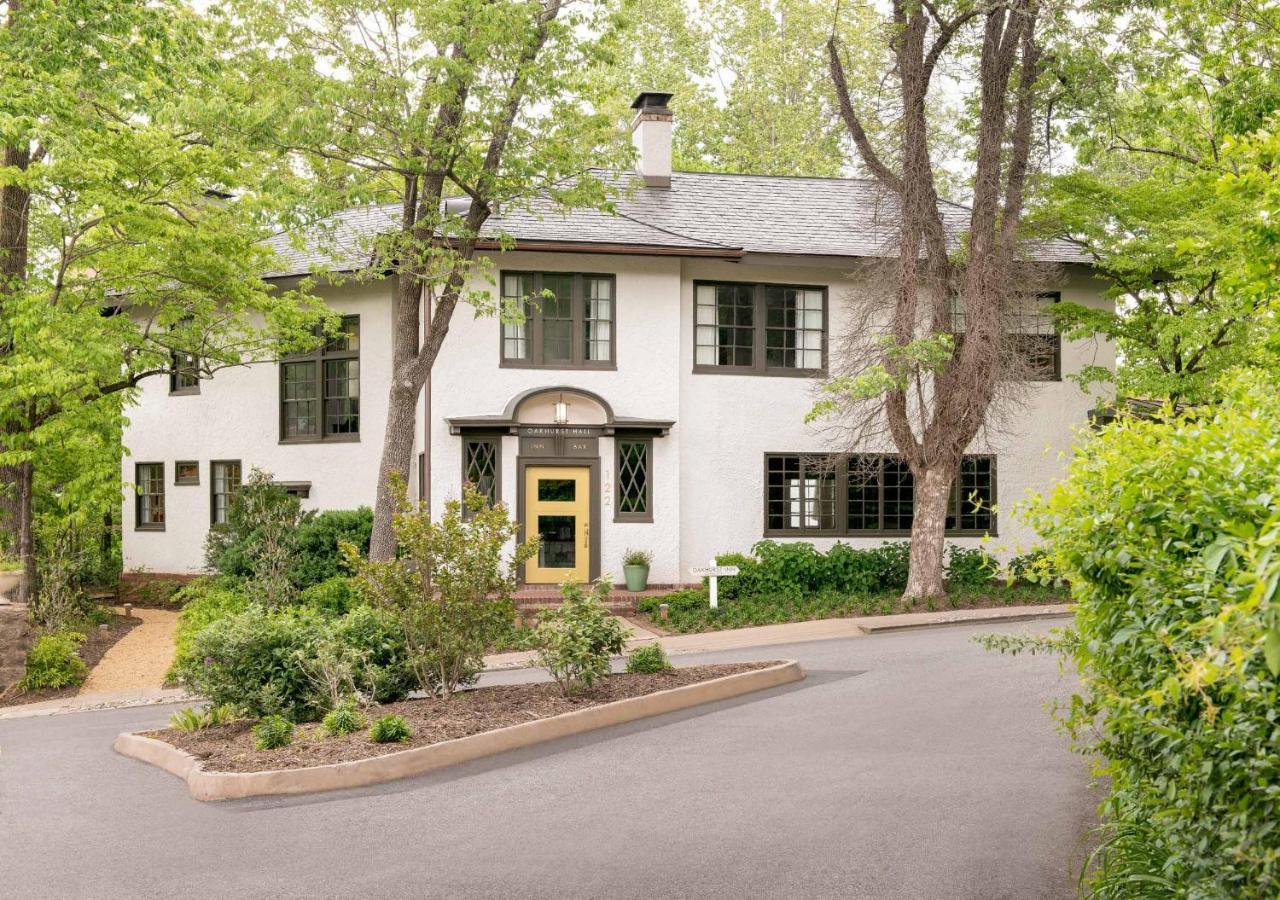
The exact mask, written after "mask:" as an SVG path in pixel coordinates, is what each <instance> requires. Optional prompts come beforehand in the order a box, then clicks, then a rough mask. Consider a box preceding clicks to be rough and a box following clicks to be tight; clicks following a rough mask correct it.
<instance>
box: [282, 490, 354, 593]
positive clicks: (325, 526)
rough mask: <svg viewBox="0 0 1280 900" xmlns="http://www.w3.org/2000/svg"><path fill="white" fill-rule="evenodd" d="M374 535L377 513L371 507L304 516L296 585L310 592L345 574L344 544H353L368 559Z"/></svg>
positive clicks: (295, 578) (299, 535)
mask: <svg viewBox="0 0 1280 900" xmlns="http://www.w3.org/2000/svg"><path fill="white" fill-rule="evenodd" d="M372 533H373V511H372V510H371V509H369V507H367V506H362V507H360V508H359V509H335V510H328V511H326V512H322V513H319V514H317V515H314V516H304V517H303V519H302V521H301V523H300V524H299V526H298V537H297V548H296V550H297V558H296V561H295V563H294V566H293V570H292V576H293V582H294V584H295V585H297V586H298V587H299V588H302V589H306V588H309V587H311V586H312V585H319V584H321V583H324V582H328V581H330V580H332V579H334V578H337V577H338V576H339V575H343V574H345V573H346V571H347V562H346V558H345V557H344V556H343V555H342V550H341V549H340V545H341V544H343V543H348V544H351V545H353V546H354V547H355V548H356V550H357V551H358V552H359V553H360V555H361V556H368V555H369V536H370V535H371V534H372Z"/></svg>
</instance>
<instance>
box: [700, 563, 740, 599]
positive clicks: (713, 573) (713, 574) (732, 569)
mask: <svg viewBox="0 0 1280 900" xmlns="http://www.w3.org/2000/svg"><path fill="white" fill-rule="evenodd" d="M689 572H690V574H692V575H695V576H697V577H698V578H710V579H711V608H712V609H719V608H720V593H719V591H720V584H719V580H720V578H721V577H722V576H724V575H737V574H738V567H737V566H717V565H716V561H715V560H714V559H713V560H711V565H709V566H694V567H693V568H692V569H690V570H689Z"/></svg>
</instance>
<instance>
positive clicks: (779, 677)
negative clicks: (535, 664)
mask: <svg viewBox="0 0 1280 900" xmlns="http://www.w3.org/2000/svg"><path fill="white" fill-rule="evenodd" d="M803 678H804V671H803V670H802V669H801V668H800V663H798V662H796V661H795V660H780V661H779V662H778V663H777V664H776V665H772V666H768V667H766V668H763V669H753V670H751V671H749V672H738V673H735V674H732V675H724V676H721V677H720V678H712V679H709V680H707V681H699V682H697V683H695V684H688V685H684V686H683V687H676V688H668V689H667V690H663V691H655V692H654V693H652V694H644V695H643V696H640V697H628V698H626V699H624V700H615V701H613V702H612V703H603V704H601V705H599V706H591V707H588V708H587V709H579V710H574V711H573V712H567V713H561V714H560V715H558V716H550V717H548V718H545V719H536V720H534V721H532V722H522V723H520V724H519V725H508V726H506V727H504V728H497V729H494V730H492V731H484V732H481V733H480V734H472V735H468V736H467V737H462V738H455V739H453V740H448V741H441V742H439V743H436V744H429V745H427V746H425V747H414V748H412V749H410V750H401V751H399V752H396V753H388V754H384V755H382V756H373V757H369V758H368V759H357V760H348V761H346V762H340V763H329V764H327V765H322V766H307V767H304V768H298V769H274V770H268V771H264V772H206V771H204V769H203V768H202V767H201V765H200V760H199V759H197V758H196V757H194V756H192V755H191V754H189V753H187V752H185V751H183V750H179V749H178V748H177V747H174V746H173V745H172V744H168V743H166V742H164V741H161V740H157V739H156V738H150V737H145V736H143V735H141V734H134V733H132V732H123V733H121V734H120V735H119V736H117V737H116V740H115V744H114V749H115V751H116V752H117V753H119V754H121V755H123V756H128V757H132V758H133V759H137V760H141V761H142V762H145V763H149V764H151V765H153V766H157V767H159V768H161V769H164V770H165V771H166V772H169V773H171V774H173V775H177V776H178V777H179V778H182V779H185V780H186V782H187V787H188V788H189V789H190V791H191V796H192V797H194V798H195V799H197V800H205V801H210V800H237V799H241V798H244V797H257V796H263V795H269V794H306V793H313V792H316V791H332V790H339V789H342V788H353V787H365V786H368V785H371V784H382V783H384V782H387V781H395V780H397V779H400V778H408V777H411V776H414V775H422V774H424V773H426V772H431V771H434V770H436V769H442V768H444V767H446V766H452V765H456V764H458V763H463V762H470V761H471V760H474V759H482V758H484V757H486V756H493V755H495V754H498V753H505V752H506V751H508V750H517V749H520V748H522V747H529V746H532V745H534V744H541V743H545V742H546V741H554V740H558V739H560V738H564V737H570V736H572V735H575V734H582V733H584V732H587V731H595V730H596V729H599V728H609V727H611V726H613V725H621V724H624V723H626V722H634V721H636V720H638V719H646V718H649V717H651V716H660V715H664V714H666V713H670V712H676V711H678V710H682V709H688V708H689V707H692V706H700V705H702V704H704V703H715V702H717V701H719V700H727V699H729V698H731V697H738V696H741V695H743V694H749V693H752V692H754V691H762V690H766V689H768V688H772V687H778V686H780V685H784V684H790V683H792V682H795V681H800V680H801V679H803Z"/></svg>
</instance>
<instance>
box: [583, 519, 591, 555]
mask: <svg viewBox="0 0 1280 900" xmlns="http://www.w3.org/2000/svg"><path fill="white" fill-rule="evenodd" d="M582 546H583V548H584V549H585V548H588V547H590V546H591V523H590V522H584V523H583V525H582Z"/></svg>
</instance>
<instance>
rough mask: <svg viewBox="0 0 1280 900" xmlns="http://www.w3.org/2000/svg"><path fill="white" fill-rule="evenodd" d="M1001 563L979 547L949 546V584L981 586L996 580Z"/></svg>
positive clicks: (953, 585) (955, 585)
mask: <svg viewBox="0 0 1280 900" xmlns="http://www.w3.org/2000/svg"><path fill="white" fill-rule="evenodd" d="M999 571H1000V563H999V562H998V561H997V560H996V558H995V557H994V556H992V555H991V554H990V553H987V552H986V551H985V550H982V549H981V548H978V547H973V548H966V547H957V546H956V545H955V544H952V545H951V546H950V547H948V548H947V584H948V585H949V586H951V587H981V586H983V585H986V584H990V583H991V582H993V581H995V580H996V575H997V574H998V573H999Z"/></svg>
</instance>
